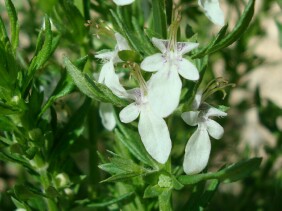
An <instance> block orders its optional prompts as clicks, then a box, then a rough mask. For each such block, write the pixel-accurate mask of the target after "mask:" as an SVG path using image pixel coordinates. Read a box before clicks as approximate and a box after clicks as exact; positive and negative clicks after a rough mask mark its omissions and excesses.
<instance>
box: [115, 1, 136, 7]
mask: <svg viewBox="0 0 282 211" xmlns="http://www.w3.org/2000/svg"><path fill="white" fill-rule="evenodd" d="M113 1H114V2H115V3H116V4H117V5H118V6H124V5H128V4H131V3H133V2H134V0H113Z"/></svg>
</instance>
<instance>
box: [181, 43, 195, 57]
mask: <svg viewBox="0 0 282 211" xmlns="http://www.w3.org/2000/svg"><path fill="white" fill-rule="evenodd" d="M198 46H199V43H194V42H178V43H177V51H178V53H180V54H181V55H184V54H186V53H188V52H190V51H192V50H193V49H195V48H197V47H198Z"/></svg>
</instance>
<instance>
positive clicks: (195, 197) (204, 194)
mask: <svg viewBox="0 0 282 211" xmlns="http://www.w3.org/2000/svg"><path fill="white" fill-rule="evenodd" d="M219 184H220V183H219V181H218V180H216V179H214V180H211V182H210V183H209V184H208V185H205V184H201V187H203V188H204V189H202V188H195V189H194V192H193V193H192V194H191V196H190V198H189V201H188V203H187V204H188V205H187V210H191V211H192V210H193V211H194V210H195V211H196V210H197V211H198V210H204V208H206V207H207V206H208V204H209V203H210V201H211V199H212V198H213V196H214V194H215V192H216V191H217V189H218V186H219Z"/></svg>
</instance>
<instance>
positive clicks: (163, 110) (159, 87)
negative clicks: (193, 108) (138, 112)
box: [148, 68, 182, 117]
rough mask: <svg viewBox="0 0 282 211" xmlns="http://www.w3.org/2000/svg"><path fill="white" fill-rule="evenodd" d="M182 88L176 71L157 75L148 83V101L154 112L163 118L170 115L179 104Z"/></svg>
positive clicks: (165, 71) (164, 71)
mask: <svg viewBox="0 0 282 211" xmlns="http://www.w3.org/2000/svg"><path fill="white" fill-rule="evenodd" d="M181 86H182V83H181V80H180V77H179V75H178V72H177V71H176V70H175V69H173V68H172V69H170V70H168V69H167V70H165V69H164V70H161V71H158V72H157V73H155V74H154V75H153V76H152V77H151V79H150V80H149V82H148V90H149V91H148V100H149V103H150V105H151V106H152V109H153V111H154V112H155V113H156V114H158V115H159V116H161V117H167V116H168V115H170V114H171V113H172V112H173V111H174V110H175V109H176V108H177V106H178V104H179V99H180V94H181Z"/></svg>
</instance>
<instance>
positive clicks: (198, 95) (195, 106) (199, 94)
mask: <svg viewBox="0 0 282 211" xmlns="http://www.w3.org/2000/svg"><path fill="white" fill-rule="evenodd" d="M202 95H203V93H202V91H198V92H197V93H196V96H195V98H194V101H193V105H192V107H193V109H194V110H198V108H199V107H200V105H201V101H202Z"/></svg>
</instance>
